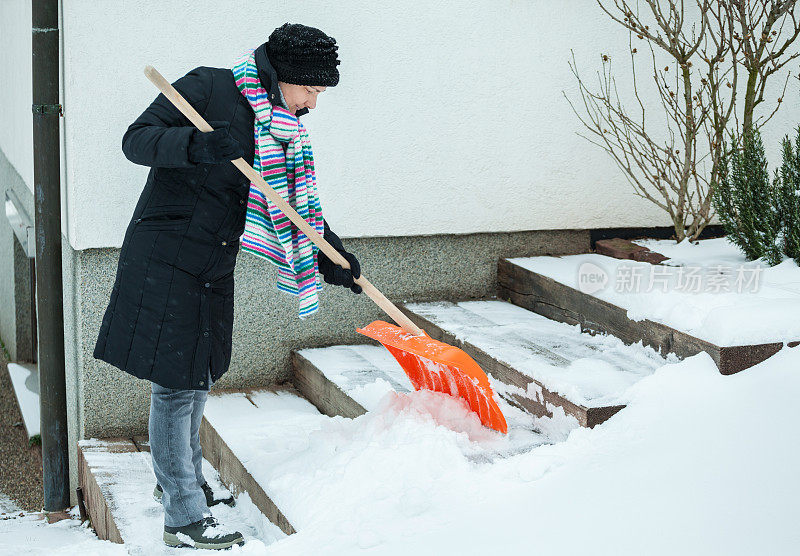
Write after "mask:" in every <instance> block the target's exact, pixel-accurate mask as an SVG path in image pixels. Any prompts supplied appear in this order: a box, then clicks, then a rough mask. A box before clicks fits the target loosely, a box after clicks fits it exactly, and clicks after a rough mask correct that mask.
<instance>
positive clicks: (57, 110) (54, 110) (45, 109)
mask: <svg viewBox="0 0 800 556" xmlns="http://www.w3.org/2000/svg"><path fill="white" fill-rule="evenodd" d="M31 109H32V110H33V113H34V114H58V115H59V116H63V115H64V107H63V106H61V105H60V104H32V105H31Z"/></svg>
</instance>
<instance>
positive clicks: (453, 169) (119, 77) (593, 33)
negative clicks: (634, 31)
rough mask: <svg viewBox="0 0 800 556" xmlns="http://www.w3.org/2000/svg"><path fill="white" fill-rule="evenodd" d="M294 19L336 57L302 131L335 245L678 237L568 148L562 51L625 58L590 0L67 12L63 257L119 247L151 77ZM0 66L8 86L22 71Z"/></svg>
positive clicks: (232, 52)
mask: <svg viewBox="0 0 800 556" xmlns="http://www.w3.org/2000/svg"><path fill="white" fill-rule="evenodd" d="M0 4H1V5H2V6H3V7H4V8H3V9H5V6H6V5H7V4H8V2H7V1H6V2H2V3H0ZM12 4H13V5H14V6H17V5H18V4H20V2H14V3H12ZM25 4H27V2H26V3H25ZM9 11H11V12H14V13H16V12H18V11H22V10H21V9H16V8H15V9H13V10H9ZM12 15H13V14H12ZM19 17H22V16H21V15H20V16H19ZM27 17H28V21H29V15H28V16H27ZM23 19H24V18H23ZM286 21H291V22H300V23H304V24H307V25H312V26H315V27H319V28H321V29H322V30H323V31H325V32H327V33H328V34H330V35H332V36H334V37H335V38H336V39H337V42H338V43H339V45H340V49H339V54H340V58H341V60H342V63H341V65H340V66H339V69H340V72H341V80H340V83H339V85H338V86H336V87H332V88H329V89H328V91H326V92H325V93H323V94H322V95H321V96H320V100H319V103H318V106H317V108H316V110H314V111H312V113H311V114H309V115H307V116H304V117H303V121H304V122H305V124H306V126H307V127H308V128H309V130H310V133H311V138H312V143H313V145H314V149H315V159H316V167H317V174H318V179H319V188H320V191H321V196H322V200H323V211H324V213H325V215H326V218H327V219H328V221H329V222H330V223H331V225H332V227H333V228H334V229H335V230H337V232H338V233H339V234H340V235H342V236H349V237H352V236H377V235H414V234H434V233H470V232H496V231H516V230H532V229H552V228H593V227H607V226H653V225H670V222H669V220H668V218H667V216H666V214H664V213H662V212H660V210H658V209H657V208H656V207H655V206H653V205H651V204H650V203H648V202H647V201H645V200H642V199H640V198H638V197H636V196H634V195H633V191H632V188H631V186H630V185H629V184H628V183H627V182H626V181H625V179H624V178H623V176H622V174H621V173H620V172H619V171H618V169H617V168H616V167H615V166H614V164H613V163H612V162H611V160H610V159H609V158H608V157H607V155H606V154H605V153H603V152H602V151H601V150H599V149H598V148H596V147H594V146H593V145H590V144H588V143H587V142H586V141H585V140H584V139H582V138H580V137H578V136H577V135H576V131H579V130H580V125H579V123H578V121H577V119H576V118H575V116H574V114H573V113H572V112H571V109H570V108H569V105H568V104H567V102H566V101H565V99H564V98H563V95H562V91H563V90H566V91H567V93H568V94H570V95H571V96H573V97H574V93H575V82H574V78H573V77H572V75H571V73H570V71H569V68H568V66H567V60H568V59H569V57H570V49H574V51H575V56H576V60H577V63H578V66H579V67H580V68H581V69H582V71H583V73H584V75H585V76H586V77H589V78H591V76H592V75H593V73H594V72H595V71H596V70H597V69H599V67H600V62H599V54H600V52H601V51H602V52H605V53H610V54H612V56H615V55H616V54H620V55H621V54H622V53H623V52H624V50H625V47H626V46H627V40H628V36H627V33H626V32H624V31H621V30H620V29H619V28H618V27H617V26H615V24H612V23H611V22H610V21H609V19H608V17H607V16H605V15H604V14H602V12H601V11H600V9H599V8H598V7H597V5H596V3H595V1H594V0H564V1H556V0H483V1H477V2H476V1H475V0H449V1H447V2H431V1H430V0H428V1H424V2H423V1H421V0H414V1H407V2H371V1H356V0H347V1H341V2H337V3H331V2H324V1H321V0H307V1H304V2H296V1H266V0H259V1H248V2H232V1H223V2H218V1H211V0H191V1H189V0H171V1H169V2H164V1H163V0H137V2H124V1H122V0H104V1H103V2H102V3H98V2H97V1H96V0H64V22H63V40H64V71H65V75H66V81H65V83H64V98H65V110H66V118H65V121H64V124H65V138H66V139H65V140H66V145H65V156H66V168H65V171H66V176H67V188H68V199H67V200H66V203H67V204H68V207H69V221H68V228H69V239H70V243H71V245H72V246H73V248H76V249H84V248H89V247H103V246H119V245H120V244H121V241H122V237H123V233H124V229H125V226H126V224H127V222H128V220H129V218H130V214H131V212H132V210H133V207H134V205H135V203H136V200H137V198H138V195H139V193H140V191H141V188H142V186H143V184H144V179H145V176H146V174H147V170H148V169H147V168H145V167H141V166H136V165H134V164H132V163H130V162H128V161H127V160H126V159H125V157H124V156H123V154H122V151H121V148H120V143H121V139H122V135H123V133H124V132H125V129H126V128H127V126H128V125H129V124H130V123H131V122H132V121H133V120H134V119H135V118H136V117H137V116H138V115H139V114H140V113H141V111H142V110H144V108H146V106H147V105H148V104H149V103H150V102H151V101H152V99H153V98H154V97H155V96H156V90H155V88H154V87H153V86H152V85H151V84H150V82H149V81H148V80H147V79H146V78H145V77H144V75H143V73H142V69H143V67H144V66H145V65H146V64H152V65H154V66H155V67H156V68H157V69H158V70H159V71H161V72H162V73H163V74H164V75H165V76H166V77H167V78H168V79H170V80H175V79H177V78H178V77H180V76H181V75H183V74H184V73H185V72H187V71H188V70H189V69H191V68H193V67H195V66H198V65H210V66H218V67H230V65H231V64H232V63H233V61H234V60H235V58H236V57H237V55H238V54H239V53H240V52H241V51H242V50H243V49H245V48H247V47H253V46H257V45H258V44H261V43H262V42H263V41H265V40H266V38H267V37H268V35H269V33H270V32H271V31H272V30H273V29H274V28H275V27H278V26H279V25H281V24H283V23H284V22H286ZM5 26H6V24H5V23H3V27H4V28H5ZM22 39H24V40H26V41H28V43H29V41H30V35H29V34H28V35H27V37H23V36H22V35H20V37H19V39H17V40H12V41H10V42H14V49H15V50H14V51H15V52H18V56H15V57H14V58H19V57H22V58H25V56H24V49H23V48H22V47H21V46H20V45H19V44H16V43H18V42H19V40H22ZM1 40H3V41H7V40H8V39H6V38H3V39H1ZM4 44H5V43H4ZM26 44H27V43H26ZM3 56H4V58H3V62H4V65H3V69H2V71H3V72H4V73H3V75H4V76H5V75H10V70H8V66H9V63H10V62H12V61H13V59H14V58H9V55H8V54H6V53H3ZM619 59H620V61H621V60H623V59H624V57H622V56H620V58H619ZM619 67H620V71H623V69H622V68H624V67H625V64H624V63H620V64H619ZM645 68H646V66H645ZM794 69H796V68H794ZM623 73H624V71H623ZM16 75H17V72H15V76H16ZM623 80H624V77H623ZM29 81H30V80H29V78H27V82H26V83H25V84H24V85H25V86H27V87H28V90H27V92H26V93H23V92H22V91H17V90H15V91H14V93H13V94H14V102H15V106H16V105H19V106H20V107H24V106H23V105H25V106H29V104H30V103H29V101H26V100H25V99H26V98H29V97H25V96H24V95H26V94H27V95H29V94H30V91H29V87H30V85H29ZM622 85H623V86H624V83H622ZM789 87H790V93H789V94H787V102H786V106H785V107H784V109H783V110H782V112H781V115H780V117H779V118H778V119H776V120H775V121H773V123H772V124H771V125H770V127H769V128H768V129H767V133H766V140H767V143H768V151H769V152H770V153H771V154H773V153H774V151H776V147H775V146H773V144H770V141H771V142H772V143H775V141H776V140H777V138H778V137H780V136H782V135H783V134H784V133H787V132H790V130H791V128H792V127H793V126H794V125H796V123H798V122H800V109H799V108H800V107H798V103H797V92H796V90H797V84H796V81H793V82H792V83H790V85H789ZM2 89H3V90H4V91H5V90H7V89H9V87H8V86H7V85H3V87H2ZM3 94H8V93H3ZM26 102H27V104H26ZM23 112H24V114H22V113H21V114H17V115H15V116H14V118H15V120H14V121H15V122H17V120H23V124H20V125H22V127H21V128H20V129H21V130H22V132H23V133H21V134H19V135H12V136H10V137H9V135H8V133H7V132H5V134H4V135H0V141H2V143H0V145H2V147H3V149H4V151H5V152H6V153H8V150H7V149H6V147H7V146H9V145H11V146H10V148H11V149H12V153H17V154H12V156H9V158H12V157H15V159H17V160H21V159H22V157H23V155H22V154H19V153H22V150H23V147H21V146H19V145H14V144H13V143H14V138H15V137H19V138H20V139H21V141H20V142H21V143H28V142H29V141H30V132H29V131H27V133H28V134H27V135H25V133H24V132H26V130H25V126H26V125H27V129H28V130H29V129H30V125H29V123H28V124H25V123H24V122H29V121H30V120H29V118H30V110H29V109H27V110H24V111H23ZM0 133H4V132H3V131H2V130H1V128H0ZM15 133H16V132H15ZM14 149H16V150H14ZM772 158H773V160H777V159H776V158H775V157H774V156H773V157H772ZM15 163H16V162H15ZM20 164H21V167H22V171H21V173H23V175H26V176H27V175H29V174H32V171H31V170H30V168H29V166H25V165H24V164H22V163H20ZM26 179H27V178H26Z"/></svg>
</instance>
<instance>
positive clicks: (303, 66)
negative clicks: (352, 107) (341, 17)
mask: <svg viewBox="0 0 800 556" xmlns="http://www.w3.org/2000/svg"><path fill="white" fill-rule="evenodd" d="M338 48H339V47H338V46H337V45H336V39H334V38H333V37H329V36H328V35H326V34H325V33H323V32H322V31H320V30H319V29H316V28H314V27H308V26H306V25H300V24H299V23H284V24H283V25H281V26H280V27H278V28H277V29H275V30H274V31H273V32H272V34H271V35H270V36H269V40H268V41H267V57H268V58H269V62H270V64H272V67H273V68H275V72H276V73H277V74H278V80H279V81H283V82H284V83H293V84H295V85H318V86H323V87H333V86H334V85H336V84H337V83H338V82H339V70H338V69H336V66H337V65H339V64H340V63H341V62H340V61H339V60H338V59H337V57H336V50H337V49H338Z"/></svg>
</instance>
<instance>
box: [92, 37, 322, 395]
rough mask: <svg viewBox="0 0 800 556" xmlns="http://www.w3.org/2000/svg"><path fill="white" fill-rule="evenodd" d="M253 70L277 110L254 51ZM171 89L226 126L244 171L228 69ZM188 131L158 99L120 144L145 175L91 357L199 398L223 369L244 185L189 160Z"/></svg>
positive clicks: (271, 79)
mask: <svg viewBox="0 0 800 556" xmlns="http://www.w3.org/2000/svg"><path fill="white" fill-rule="evenodd" d="M256 65H257V67H258V72H259V78H260V80H261V83H262V85H263V86H264V88H265V89H266V90H267V91H269V92H270V100H271V102H273V103H278V104H281V100H280V99H281V97H280V92H279V89H278V80H277V76H276V74H275V70H274V69H273V68H272V66H271V65H270V63H269V60H268V58H267V56H266V49H265V45H261V46H260V47H259V48H258V49H256ZM173 86H174V87H175V88H176V89H177V90H178V92H180V93H181V94H182V95H183V96H184V98H186V100H187V101H188V102H189V103H190V104H191V105H192V106H194V108H195V109H196V110H197V111H198V112H199V113H200V114H201V115H202V116H203V117H204V118H205V119H206V121H213V120H220V121H226V122H229V124H230V125H229V127H228V132H229V133H230V134H231V136H232V137H233V138H234V139H236V140H237V141H239V142H240V143H241V145H242V147H243V149H244V153H245V155H244V158H245V160H247V162H248V163H250V164H252V163H253V156H254V135H253V125H254V122H253V119H254V113H253V110H252V109H251V108H250V104H249V103H248V102H247V99H245V97H244V96H243V95H242V94H241V93H240V92H239V90H238V88H237V87H236V83H235V82H234V79H233V73H232V72H231V70H230V69H224V68H211V67H205V66H201V67H198V68H195V69H193V70H192V71H190V72H189V73H187V74H186V75H185V76H184V77H181V78H180V79H178V80H177V81H176V82H175V83H173ZM284 108H285V106H284ZM306 112H308V109H307V108H303V109H301V110H299V111H297V112H296V115H297V116H300V115H302V114H305V113H306ZM195 129H196V128H195V127H194V126H193V125H192V124H191V122H189V120H188V119H186V118H185V117H184V116H183V115H182V114H181V113H180V112H179V111H178V110H177V109H176V108H175V107H174V106H173V105H172V103H170V102H169V101H168V100H167V99H166V97H165V96H164V95H163V94H159V95H158V97H157V98H156V99H155V101H153V103H152V104H151V105H150V106H149V107H148V108H147V110H145V111H144V112H143V113H142V114H141V115H140V116H139V117H138V118H137V119H136V121H135V122H133V123H132V124H131V125H130V127H129V128H128V130H127V131H126V132H125V135H124V136H123V138H122V150H123V152H124V153H125V156H126V157H127V158H128V159H129V160H130V161H131V162H135V163H136V164H143V165H145V166H151V169H150V173H149V174H148V176H147V181H146V183H145V186H144V190H143V191H142V194H141V196H140V197H139V202H138V203H137V205H136V208H135V209H134V211H133V216H132V218H131V221H130V223H129V224H128V227H127V230H126V232H125V238H124V240H123V242H122V249H121V251H120V256H119V263H118V265H117V274H116V279H115V281H114V286H113V289H112V292H111V299H110V301H109V304H108V307H107V308H106V311H105V314H104V316H103V321H102V324H101V325H100V331H99V335H98V338H97V343H96V345H95V348H94V357H95V358H97V359H101V360H103V361H106V362H108V363H110V364H111V365H114V366H115V367H118V368H120V369H122V370H124V371H126V372H128V373H130V374H132V375H134V376H136V377H139V378H146V379H149V380H151V381H153V382H155V383H157V384H159V385H161V386H163V387H165V388H182V389H195V390H196V389H207V388H208V384H207V380H208V379H207V376H208V371H209V368H210V371H211V378H212V380H214V381H216V380H218V379H219V378H220V376H222V374H223V373H224V372H225V371H227V370H228V366H229V365H230V360H231V336H232V329H233V269H234V265H235V264H236V256H237V253H238V251H239V237H240V236H241V235H242V233H243V232H244V225H245V214H246V207H247V198H248V192H249V180H248V179H247V178H246V177H245V176H244V175H243V174H242V173H241V172H239V170H238V169H236V167H234V166H233V164H230V163H228V162H225V163H222V164H217V165H210V164H195V163H193V162H192V161H191V160H189V158H188V156H187V148H188V146H189V142H190V141H191V138H192V135H193V134H194V133H195ZM197 133H200V131H199V130H198V131H197Z"/></svg>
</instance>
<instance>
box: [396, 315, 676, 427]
mask: <svg viewBox="0 0 800 556" xmlns="http://www.w3.org/2000/svg"><path fill="white" fill-rule="evenodd" d="M401 309H402V310H404V311H405V313H406V314H407V315H409V317H410V318H411V319H412V320H413V321H414V322H415V323H416V324H417V325H418V326H420V327H421V328H423V329H424V330H425V331H426V332H427V333H428V335H430V336H431V337H432V338H435V339H437V340H441V341H443V342H446V343H448V344H451V345H454V346H457V347H459V348H461V349H463V350H464V351H466V352H467V353H468V354H469V355H470V356H471V357H472V358H473V359H475V361H476V362H477V363H478V364H479V365H480V366H481V367H482V368H483V370H484V371H486V373H487V374H488V375H489V376H490V381H491V382H492V386H493V387H494V388H495V389H496V390H497V391H498V393H499V394H500V395H501V396H502V397H504V398H506V399H509V400H513V401H514V402H516V403H517V404H519V405H520V406H522V407H523V408H525V409H526V410H527V411H529V412H531V413H533V414H534V415H537V416H548V417H550V416H553V414H554V412H555V411H558V408H561V409H563V411H564V412H565V413H566V414H567V415H572V416H573V417H575V418H576V419H577V420H578V422H579V423H580V424H581V425H582V426H585V427H593V426H595V425H597V424H599V423H602V422H603V421H605V420H606V419H608V418H609V417H611V416H612V415H614V413H616V412H617V411H619V410H620V409H622V408H623V407H624V395H625V392H626V390H627V389H628V388H629V387H630V386H632V385H633V384H635V383H636V382H638V381H639V380H641V379H642V378H643V377H645V376H647V375H649V374H651V373H652V372H653V371H655V369H657V368H658V367H660V366H662V365H664V364H665V363H666V362H667V361H666V360H665V359H664V358H662V357H661V356H660V355H658V354H657V353H656V352H655V351H654V350H653V349H650V348H645V347H642V346H640V345H625V343H624V342H622V341H621V340H619V339H618V338H615V337H613V336H604V335H591V334H588V333H581V331H580V328H579V327H576V326H571V325H568V324H565V323H561V322H556V321H553V320H550V319H548V318H545V317H543V316H541V315H538V314H536V313H533V312H531V311H528V310H526V309H523V308H521V307H517V306H516V305H513V304H511V303H507V302H505V301H496V300H491V301H466V302H461V303H450V302H434V303H406V304H403V305H401Z"/></svg>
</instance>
